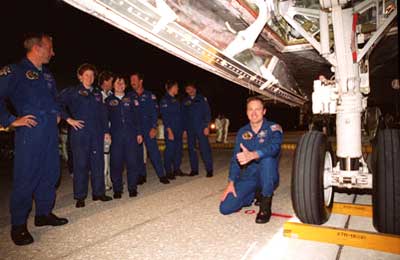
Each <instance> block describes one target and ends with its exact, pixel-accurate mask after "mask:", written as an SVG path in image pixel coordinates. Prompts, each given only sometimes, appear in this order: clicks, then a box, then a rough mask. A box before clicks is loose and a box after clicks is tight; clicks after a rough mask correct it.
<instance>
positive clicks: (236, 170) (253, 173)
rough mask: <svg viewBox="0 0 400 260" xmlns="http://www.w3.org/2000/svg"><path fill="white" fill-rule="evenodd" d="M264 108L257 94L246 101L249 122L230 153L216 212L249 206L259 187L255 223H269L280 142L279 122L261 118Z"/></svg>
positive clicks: (224, 212) (277, 175)
mask: <svg viewBox="0 0 400 260" xmlns="http://www.w3.org/2000/svg"><path fill="white" fill-rule="evenodd" d="M265 113H266V109H265V107H264V103H263V100H262V99H260V98H259V97H250V98H249V99H248V100H247V117H248V118H249V121H250V123H249V124H247V125H245V126H244V127H242V128H241V129H240V130H239V132H238V134H237V136H236V144H235V149H234V152H233V156H232V160H231V165H230V170H229V183H228V186H227V187H226V189H225V191H224V193H223V195H222V198H221V204H220V212H221V213H222V214H224V215H228V214H231V213H234V212H237V211H238V210H240V209H241V208H242V207H246V206H250V205H251V204H252V202H253V200H254V197H255V193H256V190H257V189H261V203H260V211H259V213H258V214H257V218H256V223H259V224H263V223H267V222H269V219H270V218H271V213H272V212H271V203H272V196H273V193H274V190H275V188H276V187H277V185H278V183H279V172H278V164H279V154H280V150H281V144H282V135H283V133H282V128H281V126H280V125H278V124H275V123H273V122H270V121H267V120H266V119H265V118H264V115H265Z"/></svg>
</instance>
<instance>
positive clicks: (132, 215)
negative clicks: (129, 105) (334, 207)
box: [0, 150, 400, 260]
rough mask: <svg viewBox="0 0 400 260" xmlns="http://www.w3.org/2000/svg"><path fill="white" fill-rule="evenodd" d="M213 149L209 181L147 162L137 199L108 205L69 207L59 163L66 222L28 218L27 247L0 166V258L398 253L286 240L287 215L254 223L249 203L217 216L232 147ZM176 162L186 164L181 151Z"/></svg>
mask: <svg viewBox="0 0 400 260" xmlns="http://www.w3.org/2000/svg"><path fill="white" fill-rule="evenodd" d="M185 153H186V152H185ZM213 154H214V159H215V176H214V177H213V178H211V179H208V178H205V172H204V171H203V170H201V172H200V176H198V177H194V178H190V177H179V178H178V179H177V180H175V181H173V183H172V184H170V185H162V184H160V183H159V182H158V179H157V178H156V176H155V173H154V171H153V169H152V167H148V170H149V171H148V173H149V176H148V182H147V183H146V184H145V185H144V186H140V189H139V196H138V197H137V198H128V195H127V193H124V194H123V198H122V199H121V200H113V201H111V202H106V203H102V202H93V201H91V200H87V206H86V207H85V208H83V209H76V208H75V205H74V201H73V199H72V181H71V178H70V177H69V175H68V174H67V173H66V170H65V169H64V170H63V179H62V183H61V186H60V188H59V190H58V196H57V203H56V208H55V213H56V214H57V215H59V216H62V217H67V218H68V219H69V220H70V223H69V224H68V225H65V226H62V227H55V228H53V227H51V228H50V227H41V228H37V227H34V226H33V218H32V216H31V217H30V219H29V229H30V231H31V233H32V235H33V236H34V238H35V243H33V244H32V245H29V246H25V247H17V246H14V244H13V243H12V242H11V240H10V238H9V231H10V226H9V213H8V201H9V194H10V184H11V180H10V179H11V177H10V169H9V168H7V167H4V166H0V200H1V203H0V259H18V260H19V259H41V260H42V259H85V260H86V259H307V260H311V259H318V260H320V259H332V260H335V259H342V260H347V259H360V258H362V259H363V260H367V259H371V260H372V259H373V260H376V259H400V256H399V255H393V254H387V253H382V252H378V251H374V250H366V249H356V248H351V247H343V248H341V247H340V246H338V245H331V244H324V243H317V242H310V241H302V240H296V239H289V238H285V237H283V235H282V226H283V224H284V223H285V222H286V221H288V220H289V219H288V218H285V217H273V218H272V219H271V221H270V223H268V224H266V225H257V224H255V223H254V219H255V214H246V212H247V213H252V211H251V210H253V209H254V210H255V211H257V208H256V207H254V206H253V207H250V208H246V209H243V210H242V211H240V212H238V213H235V214H232V215H230V216H222V215H220V214H219V212H218V205H219V199H220V196H221V193H222V191H223V189H224V187H225V185H226V183H227V175H228V167H229V159H230V156H231V151H229V150H214V151H213ZM292 159H293V152H291V151H285V152H284V153H283V155H282V158H281V163H280V169H281V185H280V187H279V188H278V190H277V191H276V194H275V197H274V201H273V211H274V212H275V213H281V214H285V215H293V210H292V206H291V200H290V186H289V183H290V172H291V165H292ZM182 168H183V169H184V170H188V169H189V166H188V159H187V157H185V158H184V164H183V167H182ZM109 194H110V195H111V194H112V192H109ZM353 198H354V195H344V194H338V195H337V196H336V199H335V200H336V201H342V202H350V201H352V200H353ZM357 201H359V202H362V203H370V196H369V195H358V196H357ZM247 210H250V211H247ZM33 212H34V211H33ZM31 215H32V214H31ZM348 218H349V217H348V216H343V215H332V217H331V218H330V220H329V222H328V223H327V224H326V225H329V226H335V227H344V225H345V223H346V221H347V220H348ZM290 220H292V221H296V218H292V219H290ZM352 227H353V228H357V229H360V230H370V231H373V228H372V223H371V220H370V219H367V218H360V217H358V218H357V217H351V219H350V228H352Z"/></svg>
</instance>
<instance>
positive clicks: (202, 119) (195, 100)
mask: <svg viewBox="0 0 400 260" xmlns="http://www.w3.org/2000/svg"><path fill="white" fill-rule="evenodd" d="M185 91H186V93H187V97H186V98H185V99H184V100H183V102H182V104H183V106H182V112H183V122H184V130H185V131H186V132H187V142H188V150H189V160H190V167H191V172H190V174H189V176H195V175H198V174H199V159H198V158H197V152H196V142H197V140H198V141H199V147H200V154H201V157H202V159H203V161H204V164H205V167H206V171H207V175H206V176H207V177H212V176H213V161H212V154H211V147H210V142H209V140H208V135H209V133H210V130H209V128H208V125H209V123H210V120H211V112H210V106H209V105H208V101H207V98H206V97H204V96H202V95H201V94H199V93H197V89H196V86H195V85H194V84H192V83H190V84H187V85H186V86H185Z"/></svg>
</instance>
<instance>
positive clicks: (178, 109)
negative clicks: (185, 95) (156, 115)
mask: <svg viewBox="0 0 400 260" xmlns="http://www.w3.org/2000/svg"><path fill="white" fill-rule="evenodd" d="M160 112H161V117H162V120H163V123H164V133H165V146H166V148H165V152H164V168H165V172H166V173H173V172H175V171H177V170H180V167H181V163H182V134H183V126H182V119H183V118H182V106H181V103H180V102H179V100H178V99H177V98H176V97H173V96H171V95H170V94H168V93H166V94H165V96H164V97H163V98H162V99H161V101H160ZM167 128H170V129H171V130H172V133H173V134H174V140H169V139H168V133H167Z"/></svg>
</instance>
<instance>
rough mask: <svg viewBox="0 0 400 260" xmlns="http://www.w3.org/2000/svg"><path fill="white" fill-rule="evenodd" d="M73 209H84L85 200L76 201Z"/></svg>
mask: <svg viewBox="0 0 400 260" xmlns="http://www.w3.org/2000/svg"><path fill="white" fill-rule="evenodd" d="M75 207H77V208H83V207H85V199H78V200H76V205H75Z"/></svg>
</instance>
